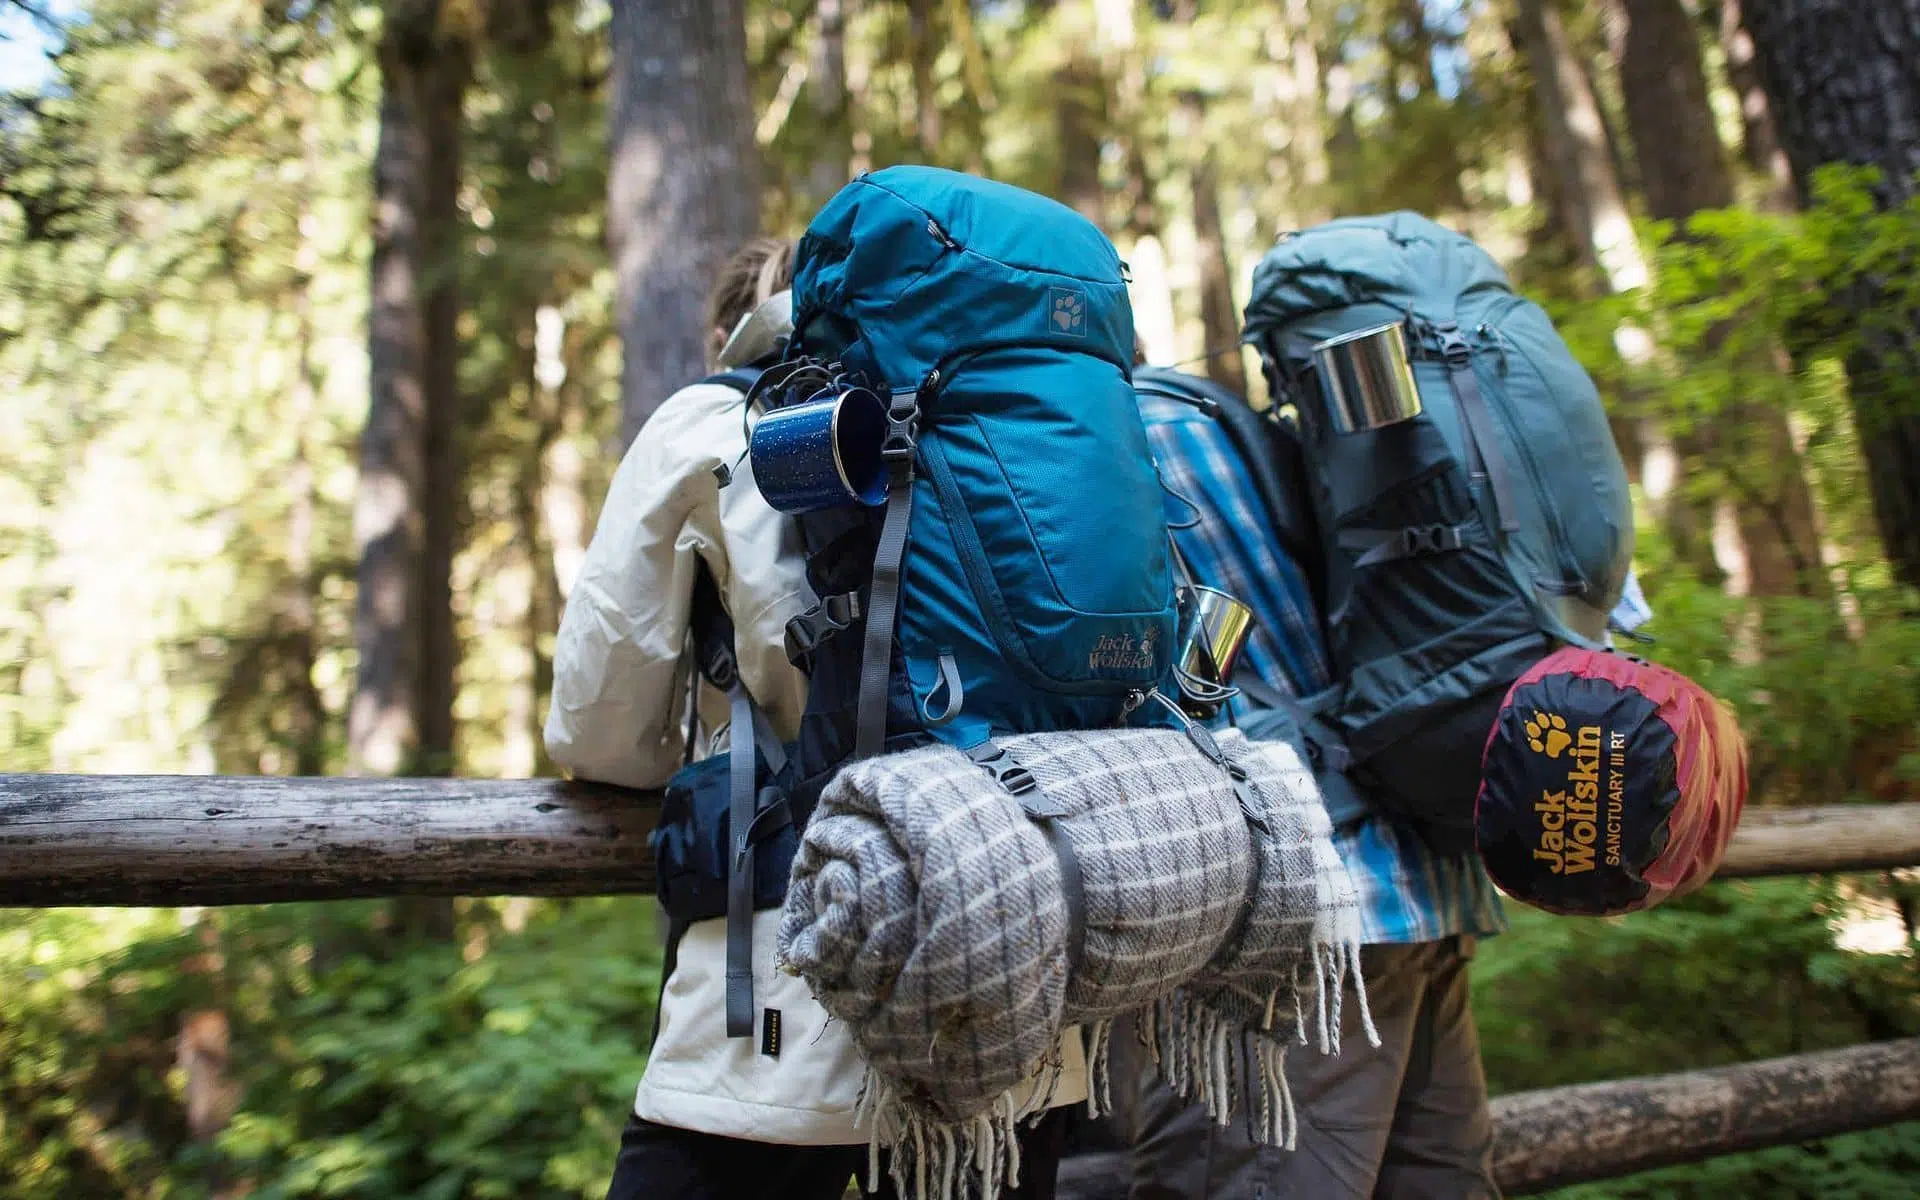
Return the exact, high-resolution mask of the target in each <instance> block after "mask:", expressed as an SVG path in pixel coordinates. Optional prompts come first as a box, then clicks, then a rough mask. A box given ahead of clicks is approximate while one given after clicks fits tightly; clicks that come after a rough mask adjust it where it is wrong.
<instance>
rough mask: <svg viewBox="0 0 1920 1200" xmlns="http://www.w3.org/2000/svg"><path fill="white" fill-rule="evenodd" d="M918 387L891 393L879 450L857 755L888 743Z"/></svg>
mask: <svg viewBox="0 0 1920 1200" xmlns="http://www.w3.org/2000/svg"><path fill="white" fill-rule="evenodd" d="M919 420H920V403H919V393H918V391H899V392H895V393H893V397H892V399H891V401H890V402H889V403H888V405H887V438H886V441H885V442H883V443H882V444H881V448H880V456H881V458H883V459H885V460H886V464H887V515H886V518H885V519H884V520H883V521H882V523H881V526H880V541H879V543H878V544H877V545H876V546H875V547H874V551H873V589H872V591H871V592H870V593H869V595H870V600H869V603H868V605H867V636H866V643H865V645H864V646H863V647H862V648H861V652H860V692H859V696H860V700H859V706H858V708H857V709H856V710H855V716H854V722H855V723H854V739H853V756H854V758H856V759H861V758H872V757H873V756H874V755H876V754H879V753H880V751H881V750H882V749H884V748H885V746H886V744H887V678H888V676H889V675H891V674H892V672H893V621H894V617H895V616H896V615H897V614H898V611H899V604H900V568H901V565H902V564H903V563H904V562H905V561H906V557H907V529H908V525H909V522H910V521H911V519H912V517H913V456H914V448H915V442H914V438H915V435H916V433H917V432H918V425H919Z"/></svg>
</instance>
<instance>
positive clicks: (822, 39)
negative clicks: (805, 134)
mask: <svg viewBox="0 0 1920 1200" xmlns="http://www.w3.org/2000/svg"><path fill="white" fill-rule="evenodd" d="M850 7H851V0H818V4H817V6H816V7H815V9H814V15H815V17H816V19H817V20H818V21H819V23H820V29H819V32H818V33H817V34H816V35H815V37H814V42H813V66H812V69H811V71H810V76H811V79H812V84H813V87H812V92H813V110H814V119H815V120H816V121H818V122H819V138H820V141H819V150H818V152H817V153H816V154H815V155H814V159H813V165H812V167H811V168H809V170H808V171H807V209H808V211H809V212H811V211H812V210H813V209H817V208H819V207H820V206H821V205H823V204H825V203H826V202H827V201H828V200H829V199H830V198H832V196H833V194H834V193H835V192H837V191H839V190H840V189H841V188H843V187H845V186H846V183H847V180H848V179H849V178H850V177H851V176H852V173H853V171H852V162H853V159H854V157H855V150H854V144H853V126H852V122H851V120H850V116H851V113H852V109H853V104H852V100H851V94H850V90H849V87H850V84H851V82H852V80H851V79H850V78H849V76H848V72H847V16H848V9H849V8H850Z"/></svg>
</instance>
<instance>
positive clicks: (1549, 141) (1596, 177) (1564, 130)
mask: <svg viewBox="0 0 1920 1200" xmlns="http://www.w3.org/2000/svg"><path fill="white" fill-rule="evenodd" d="M1515 32H1516V34H1517V36H1518V37H1519V40H1520V43H1521V45H1520V49H1521V51H1522V53H1524V54H1525V56H1526V59H1527V68H1528V71H1529V73H1530V74H1531V75H1532V77H1533V89H1534V98H1535V100H1536V108H1537V110H1538V115H1539V118H1540V121H1541V126H1542V132H1543V134H1544V147H1543V148H1544V150H1545V151H1546V153H1547V155H1548V162H1549V164H1550V165H1551V167H1552V168H1553V170H1554V173H1555V174H1556V175H1557V176H1559V179H1560V186H1559V187H1558V188H1557V189H1555V194H1556V197H1557V199H1558V201H1559V203H1560V204H1562V205H1563V206H1564V207H1563V209H1562V212H1561V224H1562V225H1564V226H1565V227H1566V229H1567V232H1568V234H1569V235H1570V237H1571V239H1572V242H1573V250H1574V253H1575V256H1576V257H1577V258H1578V260H1579V261H1580V262H1581V263H1583V264H1585V265H1588V266H1592V267H1595V268H1597V269H1598V270H1599V272H1600V275H1601V279H1602V282H1603V284H1604V285H1605V287H1606V288H1607V290H1608V291H1613V292H1620V291H1625V290H1626V289H1628V288H1632V287H1638V286H1639V285H1641V284H1642V283H1645V282H1646V279H1647V265H1646V260H1645V258H1643V257H1642V255H1641V253H1640V246H1639V243H1638V242H1636V241H1635V240H1634V234H1633V221H1632V218H1631V217H1630V216H1629V215H1628V212H1627V204H1626V200H1625V199H1624V197H1623V195H1622V193H1621V188H1620V179H1619V175H1618V174H1617V173H1616V172H1615V170H1614V165H1613V156H1612V152H1611V151H1610V150H1609V148H1608V146H1607V131H1606V125H1605V123H1604V122H1603V121H1602V120H1601V118H1600V105H1599V102H1598V100H1597V99H1596V98H1595V97H1594V94H1593V89H1592V87H1591V86H1590V85H1589V84H1588V82H1587V78H1586V74H1585V72H1584V71H1583V70H1582V69H1581V66H1580V61H1579V59H1578V58H1577V57H1576V56H1575V54H1574V51H1573V47H1572V44H1571V43H1570V42H1569V41H1568V38H1567V31H1566V29H1565V27H1564V26H1563V25H1562V24H1561V22H1560V14H1559V13H1558V12H1557V11H1555V10H1554V8H1553V7H1552V6H1551V5H1550V4H1547V3H1546V2H1545V0H1519V4H1518V8H1517V17H1516V21H1515Z"/></svg>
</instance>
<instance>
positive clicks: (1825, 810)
mask: <svg viewBox="0 0 1920 1200" xmlns="http://www.w3.org/2000/svg"><path fill="white" fill-rule="evenodd" d="M1911 866H1920V804H1912V803H1909V804H1831V805H1823V806H1821V807H1818V808H1750V809H1748V810H1747V812H1746V815H1745V816H1744V817H1742V818H1741V820H1740V827H1739V828H1738V829H1736V830H1734V832H1733V840H1732V841H1731V842H1729V843H1728V844H1727V857H1726V858H1725V859H1724V860H1723V861H1722V862H1721V863H1720V870H1719V871H1718V872H1717V873H1716V875H1715V878H1719V879H1734V878H1739V877H1743V876H1744V877H1753V876H1760V875H1814V874H1819V873H1822V872H1826V871H1872V870H1881V869H1887V868H1891V867H1911Z"/></svg>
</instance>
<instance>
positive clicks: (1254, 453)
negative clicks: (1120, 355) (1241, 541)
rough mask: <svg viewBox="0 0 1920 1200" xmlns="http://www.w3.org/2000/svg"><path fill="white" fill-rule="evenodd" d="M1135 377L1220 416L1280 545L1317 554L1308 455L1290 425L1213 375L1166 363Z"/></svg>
mask: <svg viewBox="0 0 1920 1200" xmlns="http://www.w3.org/2000/svg"><path fill="white" fill-rule="evenodd" d="M1133 378H1134V387H1135V389H1136V390H1138V391H1142V392H1145V393H1146V394H1148V395H1151V396H1163V397H1167V398H1169V399H1176V400H1181V401H1184V402H1185V403H1188V404H1191V405H1193V406H1194V407H1195V408H1198V409H1200V411H1201V412H1203V413H1206V414H1207V415H1208V416H1210V417H1212V418H1213V419H1214V420H1216V421H1218V422H1219V423H1220V427H1221V429H1223V430H1225V431H1226V434H1227V440H1228V441H1230V442H1231V443H1233V449H1234V452H1235V453H1236V454H1237V455H1239V459H1240V465H1241V467H1242V468H1243V469H1244V470H1245V472H1246V476H1247V478H1248V479H1249V480H1251V481H1252V482H1253V489H1254V491H1255V492H1257V493H1259V496H1260V501H1261V503H1262V504H1264V505H1265V506H1266V509H1267V517H1268V519H1269V521H1270V522H1271V524H1272V528H1273V530H1274V532H1275V534H1276V535H1277V536H1278V537H1279V539H1280V543H1281V545H1282V546H1284V547H1285V548H1286V550H1287V552H1288V553H1289V554H1291V555H1292V556H1293V559H1294V561H1296V562H1299V563H1302V564H1306V563H1311V562H1314V561H1316V560H1317V559H1318V557H1319V554H1320V538H1319V535H1318V534H1317V533H1316V532H1315V531H1314V529H1313V528H1312V525H1311V521H1312V512H1313V507H1312V503H1311V501H1310V500H1309V499H1308V498H1307V496H1306V494H1305V492H1304V491H1302V490H1301V486H1300V485H1301V481H1303V480H1304V479H1306V478H1307V473H1306V459H1305V455H1304V452H1303V451H1302V449H1301V447H1300V443H1299V439H1298V438H1297V437H1296V436H1295V435H1294V433H1293V431H1292V430H1291V429H1290V428H1288V427H1286V426H1284V425H1282V424H1281V422H1280V421H1279V420H1278V419H1276V418H1275V417H1273V416H1271V415H1268V414H1263V413H1259V412H1256V411H1254V408H1253V406H1252V405H1251V404H1248V403H1247V401H1246V398H1245V397H1243V396H1241V395H1239V394H1238V393H1236V392H1235V391H1234V390H1233V389H1232V388H1229V387H1225V386H1223V385H1221V384H1218V383H1215V382H1214V381H1213V380H1211V379H1202V378H1199V377H1197V376H1193V375H1187V374H1185V373H1183V372H1180V371H1174V370H1170V369H1168V368H1166V367H1135V368H1134V369H1133ZM1176 393H1178V394H1176Z"/></svg>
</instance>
